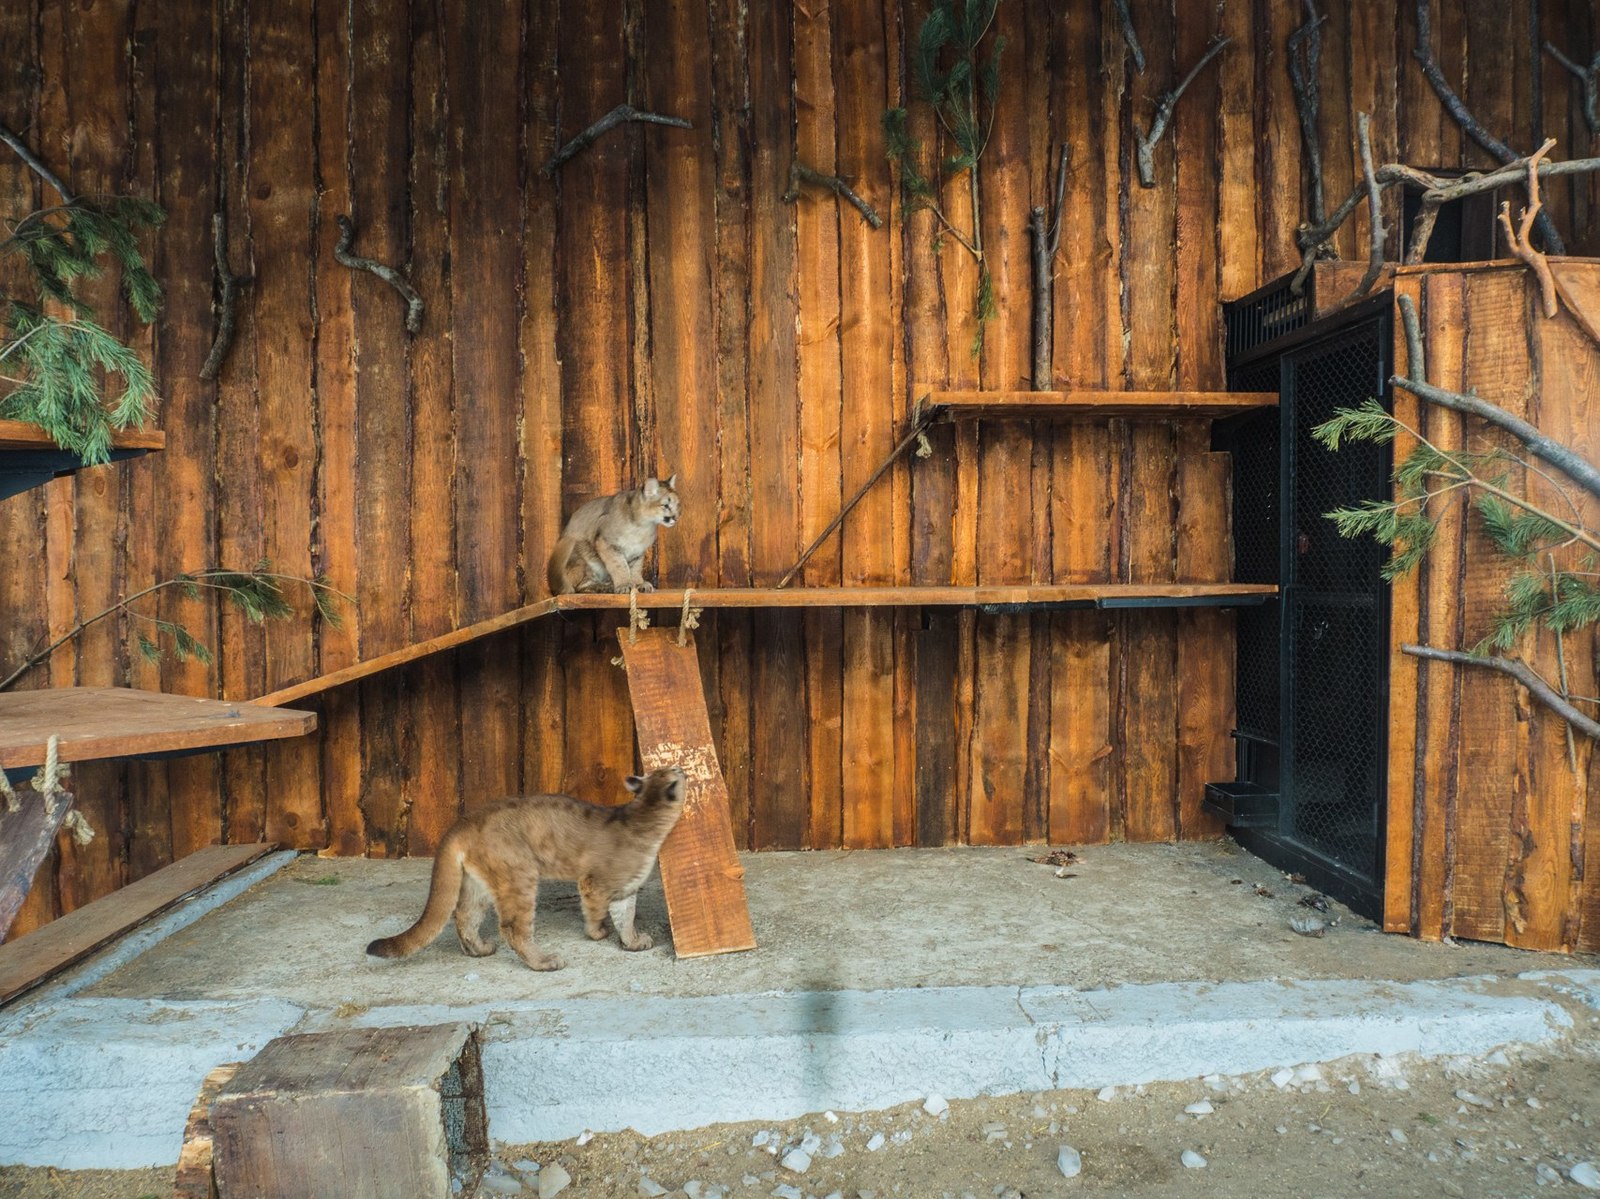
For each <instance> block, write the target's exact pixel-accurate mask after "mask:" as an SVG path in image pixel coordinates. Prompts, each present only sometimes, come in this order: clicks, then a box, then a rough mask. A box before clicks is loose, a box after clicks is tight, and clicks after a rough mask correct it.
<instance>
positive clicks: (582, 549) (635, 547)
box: [549, 474, 678, 595]
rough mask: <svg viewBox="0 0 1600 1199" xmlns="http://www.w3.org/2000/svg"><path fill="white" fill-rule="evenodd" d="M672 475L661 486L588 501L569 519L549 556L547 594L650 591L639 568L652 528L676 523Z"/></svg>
mask: <svg viewBox="0 0 1600 1199" xmlns="http://www.w3.org/2000/svg"><path fill="white" fill-rule="evenodd" d="M677 482H678V476H677V475H676V474H674V475H672V476H670V477H669V478H667V479H666V480H665V481H663V480H661V479H646V480H645V481H644V486H643V487H640V488H637V489H635V490H633V491H620V492H618V493H617V494H616V495H603V496H601V497H600V498H599V499H593V500H590V501H589V502H588V503H587V504H584V505H583V507H581V508H579V509H578V510H577V511H576V512H574V513H573V514H572V519H570V520H569V521H567V527H566V528H564V529H563V530H562V531H561V537H560V540H558V541H557V542H556V548H555V550H554V552H552V553H551V555H550V572H549V578H550V593H551V594H552V595H566V594H568V593H570V592H573V591H627V590H628V589H630V588H633V587H637V588H638V589H639V590H640V591H654V590H655V587H654V585H652V584H650V583H647V582H645V581H644V578H643V577H642V576H641V575H640V574H639V564H640V563H641V562H642V561H644V556H645V555H646V554H647V553H649V552H650V547H651V546H652V545H654V544H655V543H656V529H657V527H658V526H663V525H664V526H665V527H667V528H669V529H670V528H671V527H672V526H673V525H675V524H677V523H678V493H677V491H676V490H674V488H675V487H676V485H677Z"/></svg>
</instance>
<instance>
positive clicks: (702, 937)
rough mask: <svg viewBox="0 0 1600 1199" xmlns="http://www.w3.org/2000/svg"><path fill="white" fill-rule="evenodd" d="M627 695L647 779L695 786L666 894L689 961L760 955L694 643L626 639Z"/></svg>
mask: <svg viewBox="0 0 1600 1199" xmlns="http://www.w3.org/2000/svg"><path fill="white" fill-rule="evenodd" d="M617 639H618V640H619V641H621V642H622V658H623V663H624V665H625V666H626V667H627V670H628V694H629V696H630V697H631V698H632V700H633V720H634V725H635V728H636V729H637V731H638V735H639V756H640V757H641V758H643V760H644V764H645V768H646V769H647V770H657V769H660V768H661V767H664V766H678V767H681V768H682V769H683V772H684V773H685V774H686V775H688V778H689V794H688V796H687V797H686V798H685V799H684V807H683V815H682V817H680V818H679V820H678V824H677V826H676V827H675V828H674V829H673V830H672V832H671V833H670V834H669V835H668V837H667V840H666V844H664V845H663V846H662V847H661V886H662V889H663V890H664V891H665V892H666V896H667V917H668V919H669V920H670V921H671V923H672V946H673V949H674V950H675V951H676V953H677V955H678V956H679V957H680V958H697V957H707V956H709V955H711V954H717V953H738V952H739V951H741V950H745V949H754V948H755V947H756V937H755V932H754V930H753V929H752V928H751V927H750V908H749V904H748V902H747V901H746V898H745V891H744V867H743V866H742V865H740V863H739V855H738V853H737V851H736V850H735V849H734V844H733V822H732V819H731V818H730V816H729V814H728V785H727V783H725V782H724V781H723V778H722V766H721V765H720V764H719V763H718V761H717V750H716V746H714V745H713V744H712V742H711V720H710V717H709V716H708V715H707V713H706V699H705V692H704V690H703V689H702V687H701V683H700V660H699V657H698V655H697V653H696V651H695V644H694V639H693V637H686V638H685V644H683V645H679V644H678V641H677V633H676V631H674V630H667V629H645V630H643V631H642V632H639V633H636V634H634V635H632V636H630V635H629V630H628V629H626V628H623V629H618V630H617Z"/></svg>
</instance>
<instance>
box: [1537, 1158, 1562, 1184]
mask: <svg viewBox="0 0 1600 1199" xmlns="http://www.w3.org/2000/svg"><path fill="white" fill-rule="evenodd" d="M1533 1175H1534V1177H1535V1178H1537V1179H1538V1180H1539V1185H1540V1186H1549V1185H1550V1184H1551V1183H1559V1182H1560V1181H1561V1171H1560V1170H1558V1169H1556V1168H1555V1167H1554V1166H1552V1165H1550V1164H1549V1163H1548V1162H1540V1163H1539V1164H1538V1165H1537V1166H1535V1167H1534V1168H1533Z"/></svg>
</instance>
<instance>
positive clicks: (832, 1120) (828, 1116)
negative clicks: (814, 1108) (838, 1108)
mask: <svg viewBox="0 0 1600 1199" xmlns="http://www.w3.org/2000/svg"><path fill="white" fill-rule="evenodd" d="M822 1118H823V1119H824V1120H826V1121H827V1122H828V1123H829V1124H837V1123H838V1122H839V1117H838V1116H836V1115H834V1114H833V1113H832V1112H823V1113H822Z"/></svg>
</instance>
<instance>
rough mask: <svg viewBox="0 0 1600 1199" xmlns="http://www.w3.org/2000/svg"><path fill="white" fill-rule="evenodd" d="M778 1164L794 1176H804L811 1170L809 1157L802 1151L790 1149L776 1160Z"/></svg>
mask: <svg viewBox="0 0 1600 1199" xmlns="http://www.w3.org/2000/svg"><path fill="white" fill-rule="evenodd" d="M778 1164H779V1165H780V1166H782V1167H783V1168H784V1169H785V1170H788V1171H790V1172H791V1173H794V1174H804V1173H805V1172H806V1171H807V1170H809V1169H811V1155H810V1154H809V1153H807V1152H806V1151H805V1150H804V1149H791V1150H789V1152H788V1153H785V1154H784V1155H783V1156H782V1157H781V1158H779V1159H778Z"/></svg>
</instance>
